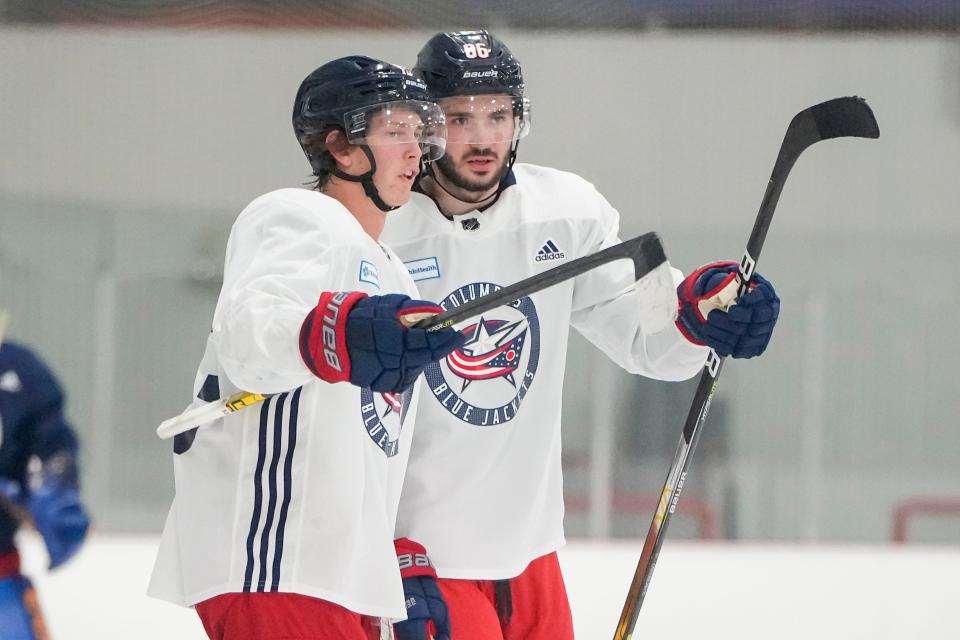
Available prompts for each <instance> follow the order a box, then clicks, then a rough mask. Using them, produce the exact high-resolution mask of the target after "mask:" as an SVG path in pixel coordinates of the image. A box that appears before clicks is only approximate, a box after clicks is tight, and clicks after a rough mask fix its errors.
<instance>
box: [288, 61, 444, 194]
mask: <svg viewBox="0 0 960 640" xmlns="http://www.w3.org/2000/svg"><path fill="white" fill-rule="evenodd" d="M377 113H386V114H387V116H388V118H389V119H390V120H389V122H390V124H391V125H392V126H394V127H404V128H406V127H409V128H410V130H411V132H412V134H413V135H416V138H417V141H418V142H419V143H420V148H421V151H422V153H423V158H424V160H426V161H430V160H436V159H437V158H439V157H440V156H442V155H443V151H444V147H445V144H446V129H445V124H444V117H443V112H442V111H441V110H440V108H439V107H438V106H437V105H436V104H435V103H434V102H433V101H431V100H430V97H429V94H428V92H427V87H426V85H425V84H424V82H423V81H422V80H420V79H418V78H416V77H415V76H414V75H413V74H412V73H411V72H410V71H408V70H407V69H404V68H403V67H399V66H397V65H393V64H390V63H388V62H383V61H382V60H375V59H373V58H368V57H366V56H347V57H345V58H339V59H337V60H333V61H331V62H328V63H327V64H325V65H323V66H321V67H319V68H318V69H316V70H315V71H313V72H312V73H311V74H310V75H308V76H307V77H306V78H305V79H304V80H303V82H302V83H301V84H300V88H299V89H298V90H297V97H296V100H295V101H294V104H293V130H294V133H295V134H296V136H297V141H298V142H299V143H300V146H301V148H303V152H304V153H305V154H306V156H307V160H309V162H310V166H311V167H313V169H314V171H315V172H321V171H323V172H327V173H333V174H334V175H337V176H338V177H341V178H344V179H347V180H354V181H356V182H361V183H363V185H364V189H365V190H366V191H367V195H368V196H370V197H371V198H372V199H373V200H374V202H376V203H377V206H379V207H380V208H381V209H383V210H385V211H386V210H390V209H394V208H396V207H389V206H387V205H385V204H384V203H383V202H382V200H380V198H379V195H377V193H376V188H375V187H374V186H373V181H372V176H373V173H374V171H376V163H375V161H374V159H373V154H372V153H371V152H370V149H369V146H368V140H367V134H368V133H369V127H370V125H371V123H372V122H373V116H374V115H375V114H377ZM334 129H339V130H342V131H344V133H345V134H346V137H347V141H348V142H350V143H351V144H356V145H360V146H361V147H363V149H364V151H365V152H366V154H367V156H368V158H370V163H371V167H372V168H371V170H370V171H369V172H368V173H367V174H365V175H363V176H349V175H347V174H343V173H342V172H340V171H338V170H337V169H336V167H335V163H333V164H330V161H329V158H327V159H325V158H324V156H328V154H326V153H325V151H326V149H325V145H324V144H323V140H324V139H325V137H326V135H327V133H328V132H330V131H332V130H334ZM399 141H402V139H399ZM385 207H386V208H385Z"/></svg>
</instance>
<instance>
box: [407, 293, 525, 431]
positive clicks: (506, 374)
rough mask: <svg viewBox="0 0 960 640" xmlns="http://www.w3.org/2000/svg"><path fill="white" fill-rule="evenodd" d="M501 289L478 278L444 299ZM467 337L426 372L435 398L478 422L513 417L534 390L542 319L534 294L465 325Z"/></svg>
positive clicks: (446, 302)
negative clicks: (456, 348) (532, 387)
mask: <svg viewBox="0 0 960 640" xmlns="http://www.w3.org/2000/svg"><path fill="white" fill-rule="evenodd" d="M498 289H501V287H500V285H496V284H492V283H489V282H477V283H473V284H469V285H466V286H464V287H460V288H459V289H457V290H456V291H454V292H453V293H451V294H450V295H448V296H447V297H446V298H444V299H443V300H442V301H441V302H440V306H442V307H443V308H444V309H450V308H453V307H458V306H460V305H461V304H463V303H465V302H468V301H470V300H475V299H477V298H479V297H480V296H485V295H487V294H489V293H492V292H494V291H497V290H498ZM460 331H461V333H463V335H464V336H465V337H466V342H465V343H464V345H463V347H462V348H461V349H458V350H457V351H454V352H453V353H451V354H450V355H448V356H447V357H446V358H445V359H444V360H443V361H442V362H440V363H434V364H431V365H430V366H428V367H427V369H426V371H425V372H424V375H425V377H426V380H427V384H428V385H429V386H430V390H431V391H432V392H433V396H434V399H435V400H436V401H437V402H439V403H440V404H442V405H443V406H444V408H446V410H447V411H449V412H450V413H452V414H453V415H454V416H456V417H457V418H459V419H460V420H463V421H464V422H467V423H470V424H472V425H476V426H481V427H485V426H491V425H497V424H503V423H505V422H509V421H510V420H512V419H513V417H514V416H516V415H517V412H518V411H519V410H520V405H521V404H522V403H523V399H524V397H525V396H526V395H527V392H528V391H529V390H530V385H531V384H532V383H533V380H534V378H535V377H536V374H537V364H538V363H539V361H540V320H539V318H538V316H537V310H536V308H535V307H534V305H533V301H532V300H531V299H530V298H529V297H525V298H521V299H520V300H516V301H514V302H513V303H511V304H509V305H505V306H503V307H498V308H497V309H494V310H492V311H488V312H486V313H484V314H483V315H482V316H480V317H479V318H477V320H476V321H475V322H473V323H471V324H470V325H468V326H466V327H464V328H462V329H461V330H460Z"/></svg>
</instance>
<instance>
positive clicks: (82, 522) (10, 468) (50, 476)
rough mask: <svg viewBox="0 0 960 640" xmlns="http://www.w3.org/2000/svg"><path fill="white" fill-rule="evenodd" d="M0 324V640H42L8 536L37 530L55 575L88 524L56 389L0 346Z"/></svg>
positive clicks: (21, 352)
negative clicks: (21, 528)
mask: <svg viewBox="0 0 960 640" xmlns="http://www.w3.org/2000/svg"><path fill="white" fill-rule="evenodd" d="M0 315H2V312H0ZM3 324H4V323H3V319H2V318H0V638H2V640H47V638H48V636H47V632H46V630H45V627H44V623H43V618H42V617H41V615H40V610H39V607H38V606H37V598H36V595H35V594H34V591H33V588H32V586H31V585H30V581H29V580H28V579H27V578H26V577H25V576H23V575H22V574H21V573H20V555H19V553H18V552H17V548H16V546H15V540H14V536H15V534H16V532H17V529H19V528H20V527H21V526H31V527H35V528H36V529H37V531H38V532H39V533H40V536H41V537H42V538H43V541H44V543H45V544H46V547H47V552H48V554H49V556H50V568H51V569H53V568H56V567H58V566H60V565H61V564H63V563H64V562H66V561H67V560H68V559H69V558H70V557H71V556H73V555H74V554H75V553H76V552H77V551H78V550H79V548H80V545H81V544H83V540H84V538H85V537H86V534H87V528H88V526H89V518H88V517H87V513H86V511H85V510H84V507H83V504H82V503H81V502H80V494H79V491H78V486H77V437H76V435H75V434H74V432H73V429H72V428H71V427H70V425H69V424H68V423H67V421H66V419H65V418H64V416H63V392H62V391H61V390H60V385H59V384H58V383H57V380H56V379H55V378H54V376H53V373H51V371H50V369H49V368H48V367H47V366H46V365H45V364H44V363H43V362H42V361H41V360H40V359H39V358H38V357H37V356H36V355H34V353H33V352H32V351H30V350H29V349H27V348H26V347H23V346H20V345H17V344H13V343H10V342H3V336H2V333H3V327H2V325H3Z"/></svg>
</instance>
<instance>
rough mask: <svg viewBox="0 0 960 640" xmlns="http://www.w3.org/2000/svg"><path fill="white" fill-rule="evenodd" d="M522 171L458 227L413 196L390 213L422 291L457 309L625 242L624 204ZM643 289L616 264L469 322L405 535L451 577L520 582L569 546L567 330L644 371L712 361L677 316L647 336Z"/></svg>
mask: <svg viewBox="0 0 960 640" xmlns="http://www.w3.org/2000/svg"><path fill="white" fill-rule="evenodd" d="M513 177H515V183H514V184H510V185H509V186H507V187H506V188H505V189H504V191H503V193H502V194H501V196H500V199H499V200H498V201H497V202H496V203H495V204H494V205H493V206H491V207H489V208H488V209H486V210H485V211H483V212H474V213H473V214H467V215H463V216H458V217H457V218H455V219H454V220H452V221H451V220H448V219H446V218H445V217H444V216H443V215H441V214H440V212H439V210H438V209H437V207H436V205H435V204H434V202H433V201H432V200H431V199H430V198H428V197H426V196H424V195H422V194H418V193H415V194H414V195H413V199H412V200H411V202H410V203H409V204H407V205H405V206H404V207H402V208H401V209H399V210H398V211H396V212H394V213H392V214H391V215H390V216H388V218H387V227H386V230H385V232H384V234H383V239H384V241H385V242H388V243H389V244H390V246H392V247H393V248H394V250H395V251H396V252H397V254H398V255H399V256H400V257H401V258H402V259H403V260H404V261H405V263H406V265H407V267H408V269H409V270H410V274H411V275H412V276H413V278H414V280H416V281H417V286H418V287H419V289H420V292H421V294H422V295H423V296H424V297H425V298H427V299H429V300H434V301H436V302H438V303H440V304H441V305H442V306H444V307H446V308H450V307H456V306H458V305H460V304H462V303H464V302H466V301H469V300H473V299H475V298H478V297H480V296H482V295H485V294H487V293H489V292H491V291H494V290H496V289H498V288H500V287H503V286H506V285H509V284H512V283H514V282H516V281H518V280H522V279H524V278H527V277H529V276H532V275H535V274H538V273H541V272H543V271H545V270H547V269H550V268H551V267H555V266H557V265H559V264H562V263H564V262H568V261H571V260H574V259H576V258H579V257H581V256H585V255H588V254H591V253H594V252H596V251H599V250H601V249H604V248H606V247H609V246H611V245H613V244H616V243H618V242H619V241H620V239H619V238H618V229H619V214H618V213H617V212H616V210H615V209H613V207H611V206H610V204H609V203H608V202H607V201H606V200H605V199H604V198H603V196H601V195H600V194H599V193H598V192H597V190H596V189H595V188H594V187H593V185H591V184H590V183H588V182H586V181H585V180H583V179H582V178H580V177H578V176H576V175H573V174H570V173H566V172H562V171H557V170H554V169H548V168H543V167H537V166H533V165H526V164H517V165H515V166H514V169H513ZM508 180H509V178H508ZM673 276H674V280H675V282H676V283H677V284H678V283H679V282H680V281H681V280H682V278H683V275H682V274H681V273H680V272H679V271H677V270H675V269H673ZM633 284H634V273H633V265H632V264H631V263H630V262H629V261H627V260H619V261H616V262H613V263H610V264H608V265H607V266H604V267H601V268H598V269H595V270H593V271H590V272H588V273H586V274H584V275H582V276H580V277H578V278H576V279H573V280H568V281H566V282H563V283H561V284H558V285H555V286H553V287H551V288H549V289H545V290H543V291H541V292H538V293H535V294H533V295H531V296H529V297H526V298H522V299H521V300H519V301H517V302H516V303H515V304H514V305H511V306H504V307H500V308H498V309H495V310H493V311H489V312H486V313H484V314H483V315H482V316H481V317H478V318H475V319H473V320H470V321H468V322H465V323H461V324H459V325H458V328H460V329H461V330H462V331H463V332H464V333H465V334H466V336H467V342H466V344H465V346H464V347H463V349H462V350H460V351H456V352H454V353H452V354H451V355H450V356H448V357H447V358H446V359H445V360H444V361H443V362H441V363H440V364H435V365H431V366H430V367H429V368H428V369H427V370H426V372H425V378H426V379H425V383H426V384H424V386H423V387H422V389H421V391H420V393H421V399H420V413H419V424H420V428H419V430H418V432H417V437H416V439H415V441H414V443H413V450H412V452H411V454H410V455H411V458H410V467H409V469H408V471H407V479H406V483H405V485H404V489H403V496H402V498H401V503H400V513H399V516H398V521H397V532H398V536H401V535H402V536H407V537H409V538H411V539H413V540H417V541H418V542H421V543H422V544H423V545H424V546H425V547H426V549H427V553H428V555H429V556H430V558H431V560H432V561H433V563H434V565H435V566H436V568H437V572H438V574H439V575H440V576H442V577H448V578H469V579H505V578H511V577H514V576H516V575H518V574H520V573H521V572H522V571H523V570H524V568H525V567H526V566H527V564H528V563H529V562H530V561H531V560H533V559H534V558H537V557H539V556H542V555H544V554H546V553H549V552H551V551H554V550H556V549H558V548H559V547H561V546H562V545H563V542H564V538H563V482H562V477H561V466H560V404H561V402H560V396H561V390H562V386H563V373H564V365H565V363H566V353H567V336H568V331H569V326H570V325H573V326H574V327H576V328H577V330H578V331H580V333H582V334H583V335H584V336H585V337H586V338H588V339H589V340H590V341H591V342H592V343H594V344H595V345H596V346H598V347H599V348H600V349H602V350H603V351H604V353H606V354H607V355H608V356H609V357H610V358H611V359H612V360H614V361H615V362H617V363H618V364H619V365H620V366H622V367H624V368H625V369H627V370H628V371H631V372H634V373H639V374H643V375H646V376H649V377H652V378H657V379H661V380H683V379H687V378H690V377H692V376H693V375H695V374H696V373H697V372H698V371H699V369H700V368H701V367H702V366H703V364H704V362H705V360H706V355H707V350H706V348H704V347H698V346H695V345H693V344H691V343H689V342H688V341H687V340H686V339H684V338H683V336H682V335H681V334H680V332H679V331H678V330H677V329H676V327H675V326H674V325H673V324H672V323H671V324H670V326H669V328H667V329H661V330H660V332H659V333H655V334H653V335H648V334H647V333H645V332H644V328H643V327H642V326H640V320H639V316H640V313H639V311H638V310H639V309H640V308H641V305H642V304H643V296H642V292H641V291H640V290H639V288H634V287H632V285H633Z"/></svg>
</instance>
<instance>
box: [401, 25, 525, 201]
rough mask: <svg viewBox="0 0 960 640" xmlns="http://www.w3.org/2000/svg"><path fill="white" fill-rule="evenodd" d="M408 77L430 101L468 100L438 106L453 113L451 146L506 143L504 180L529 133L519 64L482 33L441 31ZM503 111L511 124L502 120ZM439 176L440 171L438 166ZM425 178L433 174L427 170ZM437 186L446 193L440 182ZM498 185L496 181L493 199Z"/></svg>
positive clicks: (450, 115)
mask: <svg viewBox="0 0 960 640" xmlns="http://www.w3.org/2000/svg"><path fill="white" fill-rule="evenodd" d="M413 72H414V73H415V74H416V75H417V77H419V78H422V79H423V81H424V82H425V83H426V85H427V88H428V90H429V91H430V97H431V98H433V99H434V100H437V101H443V100H444V99H445V98H454V97H461V96H464V97H468V98H469V100H466V101H456V104H454V105H451V104H449V103H448V102H444V104H445V105H446V107H447V109H448V110H449V109H450V108H451V107H452V108H453V109H454V111H451V112H449V113H448V114H447V121H448V127H449V135H450V141H451V142H453V141H454V140H456V141H457V142H458V143H459V142H466V143H468V144H485V143H490V142H506V141H511V147H510V155H509V158H508V161H507V166H506V171H505V172H504V174H503V175H504V177H505V176H506V175H507V173H508V172H509V171H510V169H512V167H513V164H514V162H516V159H517V148H518V147H519V144H520V138H522V137H524V136H526V135H527V134H528V133H529V132H530V124H531V120H530V100H529V99H528V98H527V97H526V96H525V95H524V91H525V88H526V86H525V84H524V81H523V72H522V70H521V68H520V61H519V60H517V59H516V58H515V57H514V55H513V53H512V52H511V51H510V49H509V48H508V47H507V45H505V44H504V43H503V42H501V41H500V40H499V39H498V38H497V37H496V36H494V35H493V34H492V33H490V32H489V31H486V30H478V31H445V32H441V33H438V34H436V35H435V36H433V37H432V38H430V40H428V41H427V43H426V44H425V45H424V46H423V48H422V49H420V53H419V54H417V63H416V64H415V65H414V67H413ZM503 96H506V98H507V100H504V98H503ZM508 108H509V109H511V110H512V116H513V117H512V119H511V118H509V117H508V118H504V117H503V116H504V114H505V111H506V109H508ZM507 113H509V112H507ZM471 123H472V124H471ZM479 123H485V124H483V125H482V126H481V125H480V124H479ZM440 171H441V173H443V172H444V168H443V167H442V166H441V167H440ZM428 174H431V175H432V174H433V168H432V167H428ZM434 177H435V178H436V176H434ZM448 177H449V176H448ZM437 185H438V186H439V187H440V188H441V189H443V190H444V191H447V193H450V192H449V190H448V189H447V187H445V186H444V185H443V184H442V183H441V182H440V181H437ZM503 186H504V183H503V182H502V181H501V184H500V187H499V188H498V190H497V192H496V197H499V194H500V192H501V191H502V190H503ZM451 195H453V194H451ZM454 197H457V198H460V199H462V196H454ZM484 199H486V198H484Z"/></svg>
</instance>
